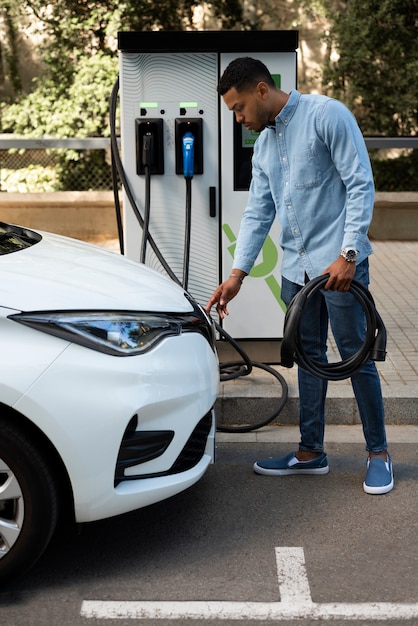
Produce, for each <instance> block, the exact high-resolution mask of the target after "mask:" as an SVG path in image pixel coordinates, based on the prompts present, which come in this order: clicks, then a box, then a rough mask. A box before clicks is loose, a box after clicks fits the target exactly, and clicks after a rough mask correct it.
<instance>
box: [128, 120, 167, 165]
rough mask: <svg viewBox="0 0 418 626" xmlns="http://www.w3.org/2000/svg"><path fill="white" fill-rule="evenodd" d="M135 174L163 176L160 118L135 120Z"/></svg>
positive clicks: (162, 143)
mask: <svg viewBox="0 0 418 626" xmlns="http://www.w3.org/2000/svg"><path fill="white" fill-rule="evenodd" d="M135 140H136V172H137V174H138V175H143V174H145V172H146V168H149V173H150V174H164V136H163V120H162V119H161V118H138V119H136V120H135Z"/></svg>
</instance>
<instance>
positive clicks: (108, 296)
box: [0, 231, 192, 313]
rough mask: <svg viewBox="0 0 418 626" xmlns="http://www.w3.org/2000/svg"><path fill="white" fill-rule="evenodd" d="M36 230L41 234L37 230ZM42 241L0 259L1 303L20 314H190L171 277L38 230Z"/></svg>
mask: <svg viewBox="0 0 418 626" xmlns="http://www.w3.org/2000/svg"><path fill="white" fill-rule="evenodd" d="M38 232H40V231H38ZM40 234H41V235H42V240H41V241H39V242H38V243H36V244H34V245H32V246H30V247H29V248H26V249H24V250H20V251H18V252H12V253H10V254H5V255H2V256H0V284H1V290H0V305H1V306H4V307H7V308H12V309H16V310H19V311H41V310H43V311H45V310H69V309H100V310H103V309H106V310H132V311H170V312H173V313H176V312H185V311H190V310H192V306H191V304H190V303H189V302H188V300H187V299H186V298H185V297H184V290H183V289H182V288H181V287H179V285H177V284H176V283H174V282H173V281H172V280H171V279H169V278H167V277H166V276H163V275H162V274H160V273H158V272H156V271H154V270H152V269H150V268H148V267H146V266H145V265H142V264H140V263H138V262H135V261H131V260H129V259H127V258H126V257H123V256H121V255H119V254H115V253H114V252H110V251H108V250H105V249H104V248H100V247H99V246H94V245H91V244H87V243H84V242H81V241H77V240H75V239H70V238H68V237H63V236H61V235H54V234H51V233H45V232H40Z"/></svg>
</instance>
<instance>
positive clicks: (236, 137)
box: [118, 31, 298, 340]
mask: <svg viewBox="0 0 418 626" xmlns="http://www.w3.org/2000/svg"><path fill="white" fill-rule="evenodd" d="M297 46H298V33H297V31H220V32H217V31H185V32H174V31H156V32H151V31H150V32H121V33H119V34H118V47H119V58H120V87H121V93H120V101H121V114H120V116H121V144H122V162H123V166H124V170H125V173H126V176H127V178H128V180H129V183H130V186H131V189H132V191H133V193H134V196H135V198H136V202H137V208H138V209H139V211H140V213H141V215H143V212H144V209H145V206H146V197H148V199H149V202H148V205H149V208H150V216H149V230H150V233H151V235H152V237H153V239H154V241H155V242H156V244H157V246H158V248H159V249H160V252H161V253H162V255H163V257H164V258H165V260H166V262H167V263H168V265H169V266H170V267H171V269H172V270H173V272H174V273H175V274H176V276H177V277H178V278H179V280H181V278H182V274H183V263H184V258H185V257H184V243H185V222H186V217H185V215H186V208H185V207H186V197H187V196H186V179H185V176H184V171H183V160H182V148H181V143H182V137H183V136H184V134H185V133H186V132H187V131H191V132H192V135H193V137H194V172H193V176H192V180H191V213H190V215H191V219H190V229H191V234H190V254H189V272H188V285H187V287H188V291H189V292H190V293H191V295H192V296H193V297H194V298H195V299H196V300H197V301H199V302H200V303H201V304H203V305H204V304H205V303H206V302H207V300H208V299H209V297H210V295H211V294H212V292H213V290H214V289H215V288H216V286H217V285H218V284H219V282H220V281H222V280H224V279H225V278H226V277H227V276H228V275H229V273H230V270H231V268H232V264H233V254H234V248H235V239H236V236H237V234H238V229H239V224H240V219H241V215H242V212H243V210H244V209H245V206H246V202H247V197H248V188H249V182H250V177H251V156H252V151H253V150H252V148H253V144H254V142H255V140H256V138H257V134H256V133H250V132H249V131H247V130H246V129H245V128H244V127H243V126H241V125H239V124H237V123H236V121H235V118H234V114H233V113H231V112H230V111H228V109H227V107H226V106H225V104H224V103H223V101H222V98H220V96H219V95H218V93H217V89H216V87H217V84H218V82H219V79H220V77H221V75H222V73H223V71H224V70H225V68H226V67H227V65H228V64H229V63H230V62H231V61H232V60H233V59H234V58H236V57H239V56H251V57H254V58H257V59H260V60H261V61H263V62H264V63H265V64H266V65H267V67H268V68H269V70H270V71H271V73H272V74H273V77H274V79H275V81H276V83H277V84H278V85H279V86H280V87H281V89H283V90H284V91H286V92H289V91H291V90H292V89H294V88H295V87H296V76H297V53H296V50H297ZM149 130H151V133H152V134H153V139H154V147H153V150H154V153H153V154H154V165H153V166H152V167H151V168H150V171H151V175H150V177H149V178H148V182H147V176H146V175H145V171H144V167H143V162H142V159H143V152H142V151H143V146H144V141H145V139H144V137H145V136H146V134H147V132H148V131H149ZM189 205H190V195H189ZM123 208H124V210H123V213H124V245H125V254H127V256H129V257H130V258H132V259H135V260H139V258H140V248H141V240H142V228H141V226H140V224H139V222H138V219H137V216H136V214H135V211H134V210H133V208H132V207H131V206H130V203H129V200H128V198H127V197H126V193H124V196H123ZM279 235H280V229H279V225H278V224H277V223H276V224H275V225H274V227H273V228H272V230H271V232H270V235H269V236H268V238H267V240H266V242H265V245H264V247H263V250H262V251H261V253H260V257H259V259H257V262H256V264H255V266H254V268H253V270H252V271H251V274H250V276H249V277H248V278H246V280H245V283H244V286H243V288H242V289H241V291H240V294H239V296H238V297H237V298H236V299H235V300H233V301H232V302H231V303H230V305H229V310H230V313H231V314H230V316H229V317H228V318H227V319H226V320H225V321H224V327H225V330H226V331H227V332H228V333H229V334H230V335H232V336H233V337H234V338H236V339H252V340H257V339H279V338H281V337H282V332H283V320H284V305H283V303H282V302H281V299H280V263H281V249H280V247H279V244H278V241H279ZM145 262H146V264H147V265H150V266H151V267H154V268H155V269H157V270H160V271H163V270H162V267H161V265H160V262H159V261H158V259H157V257H156V256H155V254H154V252H153V251H152V250H151V248H150V247H149V246H148V247H147V252H146V257H145Z"/></svg>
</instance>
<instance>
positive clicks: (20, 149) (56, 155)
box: [0, 135, 112, 193]
mask: <svg viewBox="0 0 418 626" xmlns="http://www.w3.org/2000/svg"><path fill="white" fill-rule="evenodd" d="M111 189H112V170H111V154H110V139H108V138H97V137H92V138H86V139H10V138H7V136H5V135H0V191H9V192H27V193H36V192H45V191H103V190H111Z"/></svg>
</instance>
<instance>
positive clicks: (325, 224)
mask: <svg viewBox="0 0 418 626" xmlns="http://www.w3.org/2000/svg"><path fill="white" fill-rule="evenodd" d="M218 92H219V93H220V95H221V96H222V97H223V100H224V102H225V104H226V106H227V107H228V109H230V110H231V111H233V112H234V114H235V117H236V120H237V121H238V122H239V123H241V124H243V125H244V126H245V127H246V128H247V129H248V130H253V131H257V132H260V135H259V137H258V139H257V141H256V143H255V146H254V155H253V161H252V181H251V186H250V192H249V198H248V203H247V207H246V209H245V212H244V214H243V217H242V221H241V227H240V231H239V235H238V240H237V245H236V250H235V256H234V264H233V269H232V272H231V275H230V276H229V278H228V279H227V280H226V281H225V282H223V283H222V284H221V285H219V287H218V288H217V289H216V290H215V292H214V293H213V295H212V297H211V298H210V300H209V302H208V304H207V307H206V308H207V311H210V310H211V308H212V306H213V305H215V304H216V310H217V312H218V314H219V316H220V317H221V319H223V318H224V316H225V315H228V309H227V305H228V302H229V301H230V300H232V298H234V297H235V296H236V295H237V293H238V292H239V290H240V288H241V285H242V283H243V281H244V278H245V276H246V275H247V274H248V273H249V272H250V270H251V268H252V266H253V264H254V262H255V260H256V258H257V256H258V253H259V252H260V250H261V248H262V245H263V243H264V239H265V237H266V236H267V233H268V232H269V229H270V227H271V225H272V223H273V220H274V218H275V217H276V216H277V218H278V220H279V223H280V226H281V240H280V245H281V247H282V249H283V262H282V267H281V273H282V299H283V301H284V302H285V304H286V305H289V303H290V301H291V299H292V298H293V296H294V295H295V294H296V293H297V292H298V291H299V290H300V289H301V288H302V287H303V285H304V284H305V283H306V282H307V281H308V280H310V279H312V278H314V277H315V276H319V275H321V274H329V278H328V280H327V282H326V284H325V285H324V289H323V290H321V291H320V292H317V293H316V296H315V297H314V298H313V299H312V302H311V303H310V304H309V307H308V308H306V309H305V312H304V315H303V316H302V321H301V328H300V330H301V338H302V342H303V345H304V349H305V351H306V354H307V356H308V357H309V359H310V360H315V361H321V362H326V339H327V333H328V322H329V323H330V324H331V328H332V332H333V335H334V338H335V341H336V344H337V346H338V349H339V351H340V354H341V357H342V359H344V360H345V359H347V358H348V357H349V356H351V355H352V354H354V353H355V352H357V350H358V349H359V347H360V346H361V345H362V344H363V341H364V337H365V328H366V327H365V320H364V312H363V310H362V307H361V305H360V304H359V303H358V302H357V300H356V298H355V297H354V296H353V294H351V293H347V292H348V290H349V288H350V284H351V281H352V280H353V278H355V279H356V280H358V281H359V282H361V283H362V284H363V285H364V286H366V287H367V286H368V284H369V272H368V269H369V266H368V255H369V254H371V253H372V248H371V245H370V242H369V239H368V236H367V232H368V228H369V224H370V221H371V218H372V211H373V204H374V185H373V175H372V171H371V167H370V161H369V157H368V153H367V150H366V147H365V144H364V140H363V137H362V135H361V132H360V130H359V128H358V125H357V123H356V121H355V118H354V116H353V115H352V114H351V112H350V111H349V110H348V109H347V108H346V107H345V106H344V105H343V104H342V103H340V102H338V101H336V100H334V99H331V98H328V97H326V96H319V95H302V94H300V93H299V92H298V91H297V90H294V91H292V92H291V93H290V94H288V93H285V92H284V91H282V90H281V89H279V88H277V87H276V85H275V83H274V80H273V78H272V76H271V74H270V72H269V71H268V69H267V68H266V66H265V65H264V64H263V63H261V62H260V61H258V60H255V59H251V58H248V57H245V58H238V59H235V60H234V61H232V62H231V63H230V65H229V66H228V67H227V68H226V70H225V72H224V74H223V76H222V78H221V80H220V82H219V85H218ZM351 382H352V386H353V390H354V394H355V398H356V401H357V405H358V409H359V413H360V417H361V420H362V424H363V432H364V436H365V440H366V450H367V451H368V453H369V454H368V459H367V468H366V477H365V480H364V483H363V488H364V490H365V491H366V493H371V494H382V493H387V492H389V491H390V490H391V489H392V488H393V470H392V462H391V459H390V456H389V453H388V451H387V441H386V433H385V424H384V408H383V399H382V392H381V386H380V379H379V374H378V372H377V369H376V366H375V364H374V362H373V361H371V360H370V361H368V362H367V363H366V365H365V366H364V367H363V368H362V370H361V371H360V372H358V373H357V374H355V375H354V376H353V377H352V379H351ZM298 384H299V399H300V413H299V423H300V432H301V440H300V444H299V449H298V450H297V451H296V452H291V453H290V454H288V455H287V456H286V457H284V458H279V459H267V460H262V461H258V462H257V463H255V464H254V470H255V472H257V473H259V474H265V475H277V476H285V475H288V474H326V473H328V471H329V466H328V461H327V456H326V454H325V452H324V424H325V415H324V405H325V397H326V391H327V381H324V380H322V379H319V378H317V377H315V376H314V375H312V374H311V373H310V372H308V371H305V370H303V369H301V368H299V371H298Z"/></svg>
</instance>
